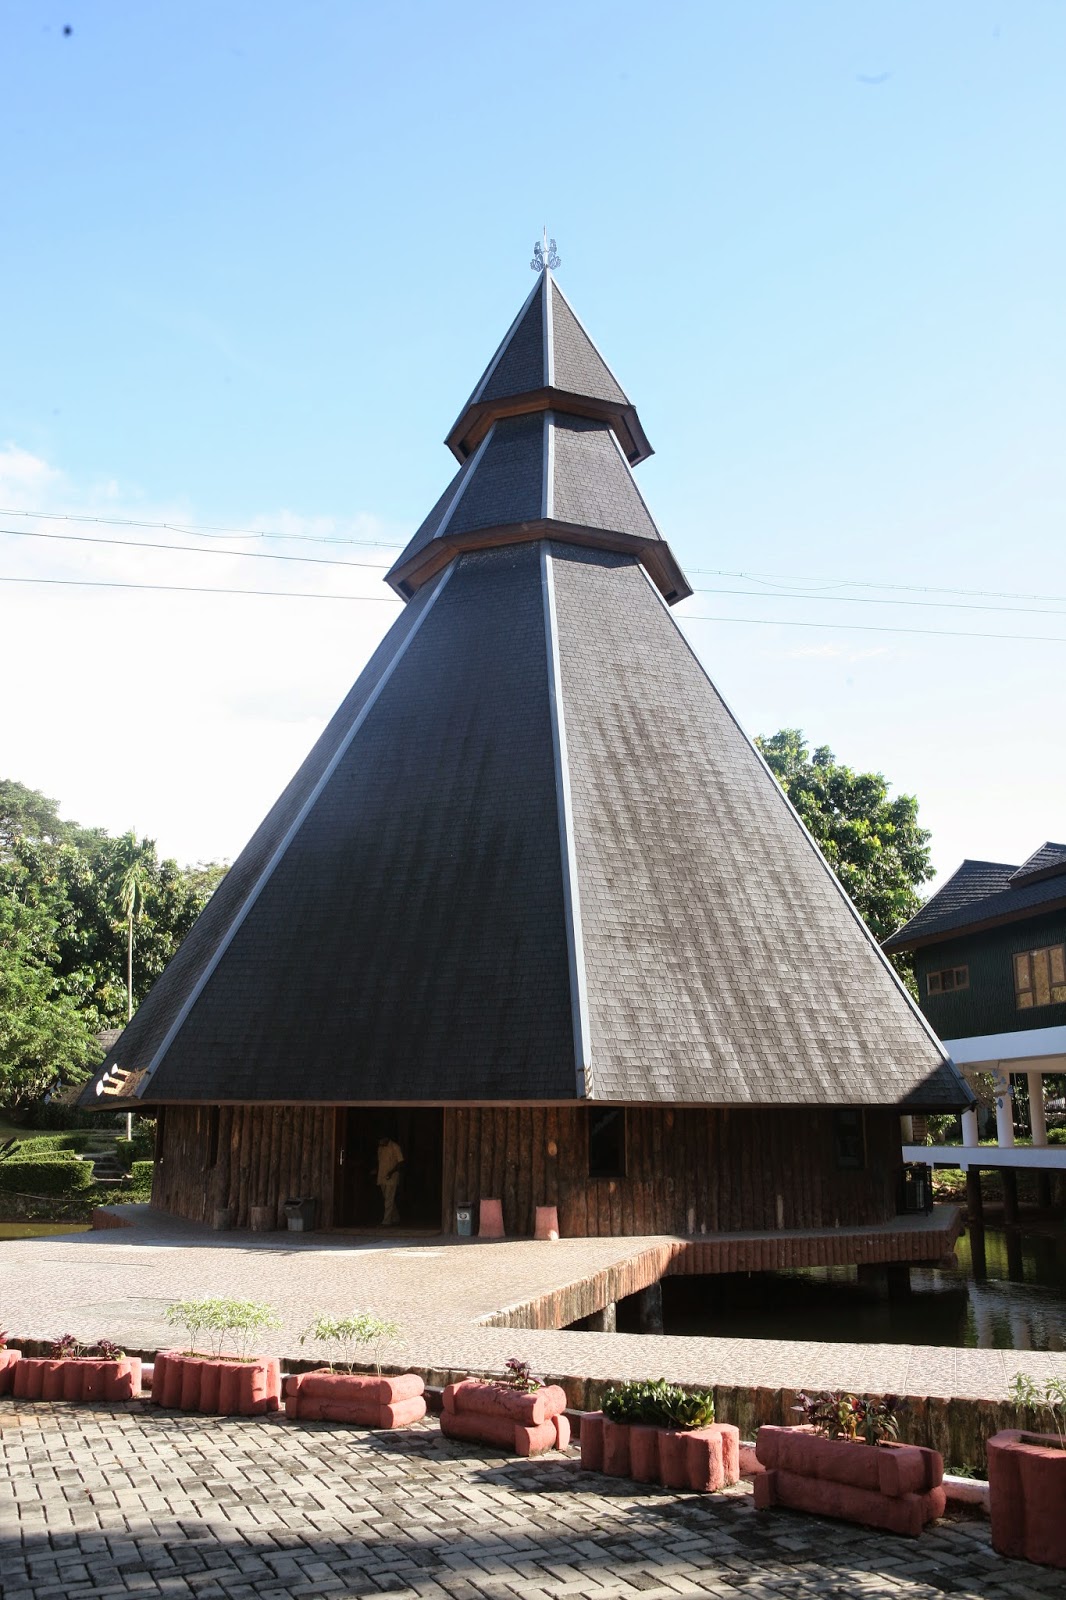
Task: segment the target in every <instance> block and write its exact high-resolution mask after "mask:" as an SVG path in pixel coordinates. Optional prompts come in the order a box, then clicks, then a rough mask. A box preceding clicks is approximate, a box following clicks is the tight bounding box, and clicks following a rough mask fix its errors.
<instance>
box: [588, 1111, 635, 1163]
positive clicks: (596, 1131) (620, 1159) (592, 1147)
mask: <svg viewBox="0 0 1066 1600" xmlns="http://www.w3.org/2000/svg"><path fill="white" fill-rule="evenodd" d="M625 1175H626V1114H625V1108H624V1107H623V1106H590V1107H589V1177H590V1178H624V1177H625Z"/></svg>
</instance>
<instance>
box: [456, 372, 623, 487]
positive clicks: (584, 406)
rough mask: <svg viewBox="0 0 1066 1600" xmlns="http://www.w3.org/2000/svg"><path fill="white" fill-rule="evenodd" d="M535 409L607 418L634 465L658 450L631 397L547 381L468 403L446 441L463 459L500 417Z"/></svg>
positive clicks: (596, 418) (602, 419) (598, 419)
mask: <svg viewBox="0 0 1066 1600" xmlns="http://www.w3.org/2000/svg"><path fill="white" fill-rule="evenodd" d="M535 411H561V412H564V413H569V415H571V416H578V417H590V418H591V419H592V420H593V421H594V422H608V423H610V425H611V427H612V428H613V429H614V431H615V433H616V434H617V436H618V440H619V443H620V444H621V446H622V450H623V452H624V453H625V457H626V460H627V461H628V462H629V464H630V466H631V467H636V466H639V465H640V463H641V462H642V461H646V460H647V459H648V457H649V456H652V455H654V454H655V452H654V450H653V449H652V447H651V444H650V443H649V441H648V436H647V434H646V433H645V432H644V429H643V427H642V425H641V421H640V418H639V417H638V416H637V411H636V407H635V406H633V405H631V404H630V403H629V402H628V401H627V402H626V403H625V404H622V403H621V402H620V401H617V400H599V399H596V398H595V397H593V396H591V395H583V394H572V393H571V392H570V391H569V390H568V389H556V388H554V387H551V386H548V385H545V387H544V388H541V389H533V390H530V391H529V392H528V393H527V394H519V395H507V396H504V397H502V398H500V399H499V400H478V401H474V402H472V403H471V404H469V405H467V406H466V407H465V408H464V409H463V411H462V412H461V413H460V415H459V416H458V417H457V418H456V421H455V423H454V424H453V426H452V429H451V432H450V433H449V434H448V437H447V438H446V439H445V441H444V442H445V444H446V445H447V446H448V449H449V450H450V451H451V452H452V455H453V456H454V457H455V459H456V460H457V461H459V462H460V463H461V462H464V461H466V460H467V458H468V457H469V456H470V455H471V453H472V452H473V451H474V450H476V449H477V447H478V445H479V444H480V442H481V440H482V439H483V438H484V437H485V435H486V433H487V432H488V431H489V429H490V428H491V427H492V424H493V423H494V422H496V421H498V420H499V419H500V418H501V417H520V416H525V415H528V414H529V413H530V412H535Z"/></svg>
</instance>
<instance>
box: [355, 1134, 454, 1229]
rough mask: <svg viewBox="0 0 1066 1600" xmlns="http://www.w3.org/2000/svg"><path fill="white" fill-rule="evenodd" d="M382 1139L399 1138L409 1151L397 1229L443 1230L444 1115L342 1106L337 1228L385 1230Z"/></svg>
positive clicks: (402, 1174) (398, 1201)
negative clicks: (379, 1173)
mask: <svg viewBox="0 0 1066 1600" xmlns="http://www.w3.org/2000/svg"><path fill="white" fill-rule="evenodd" d="M382 1138H385V1139H391V1140H393V1141H394V1142H395V1143H396V1144H398V1145H399V1147H400V1149H401V1150H402V1151H403V1166H402V1167H401V1169H400V1184H399V1189H398V1191H397V1194H396V1210H397V1212H398V1214H399V1221H398V1224H397V1226H398V1227H400V1228H422V1229H426V1230H427V1231H430V1230H432V1231H434V1232H436V1231H439V1229H440V1226H441V1178H442V1168H443V1150H444V1112H443V1111H442V1110H440V1109H439V1108H438V1109H433V1108H430V1107H423V1106H414V1107H411V1108H410V1109H406V1108H401V1107H395V1106H388V1107H385V1106H382V1107H378V1106H340V1107H339V1108H338V1110H337V1128H336V1141H337V1145H336V1161H337V1168H336V1183H335V1185H334V1196H335V1200H334V1208H333V1226H334V1227H335V1228H378V1227H380V1226H381V1224H382V1218H383V1215H384V1197H383V1195H382V1192H381V1190H380V1189H379V1188H378V1185H377V1167H378V1140H379V1139H382Z"/></svg>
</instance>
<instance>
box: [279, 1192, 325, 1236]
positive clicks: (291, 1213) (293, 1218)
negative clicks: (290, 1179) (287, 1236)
mask: <svg viewBox="0 0 1066 1600" xmlns="http://www.w3.org/2000/svg"><path fill="white" fill-rule="evenodd" d="M317 1204H318V1202H317V1200H315V1198H314V1196H313V1195H309V1196H305V1197H304V1198H302V1199H301V1198H299V1197H297V1198H296V1199H290V1200H286V1202H285V1222H286V1225H287V1227H288V1230H289V1232H290V1233H310V1232H311V1230H312V1229H313V1228H314V1225H315V1208H316V1206H317Z"/></svg>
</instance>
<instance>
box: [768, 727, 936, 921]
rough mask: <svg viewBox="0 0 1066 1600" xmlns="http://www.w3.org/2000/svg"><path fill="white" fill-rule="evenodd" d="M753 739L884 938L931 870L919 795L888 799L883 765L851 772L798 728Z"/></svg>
mask: <svg viewBox="0 0 1066 1600" xmlns="http://www.w3.org/2000/svg"><path fill="white" fill-rule="evenodd" d="M755 743H756V745H757V746H758V747H759V749H760V750H761V751H762V754H763V758H764V760H765V761H766V764H767V766H768V767H769V768H770V770H771V772H772V773H773V774H774V777H775V778H776V779H777V781H778V783H779V784H780V785H781V787H782V789H784V791H785V793H786V794H787V795H788V797H789V799H790V800H791V802H792V804H793V805H794V806H795V808H796V810H797V811H798V812H799V815H800V818H801V819H802V821H803V822H804V824H805V825H806V827H807V829H808V830H809V832H810V833H812V834H813V835H814V838H815V840H816V841H817V843H818V845H819V847H820V849H821V851H822V854H823V855H824V856H825V858H826V860H827V861H828V862H829V865H830V866H831V867H832V869H833V871H834V872H835V873H836V875H837V877H838V878H839V879H840V882H841V883H842V884H843V886H844V888H845V890H846V891H847V893H848V895H849V896H850V898H851V900H852V902H853V904H854V905H855V908H856V910H857V911H858V912H859V915H860V916H861V917H862V919H863V921H864V922H865V923H866V926H867V927H868V928H869V929H870V932H871V933H872V934H873V935H874V938H875V939H877V940H878V941H880V940H882V939H887V938H888V935H889V934H890V933H894V932H895V931H896V929H897V928H899V927H901V926H902V925H903V923H904V922H906V921H907V919H908V918H909V917H912V916H913V915H914V913H915V912H916V911H917V910H918V908H919V906H920V905H921V903H922V900H921V896H920V895H919V893H918V888H919V885H921V884H923V883H925V882H926V881H927V880H928V879H930V878H931V877H932V876H933V868H932V866H931V865H930V861H929V837H930V836H929V833H928V832H927V830H926V829H925V828H922V827H920V826H919V823H918V802H917V800H916V799H915V798H914V796H913V795H909V794H900V795H895V796H894V797H891V798H890V796H889V785H888V782H887V780H886V779H885V778H884V776H883V775H882V774H881V773H880V772H854V771H853V770H852V769H851V767H846V766H844V765H842V764H841V763H840V762H838V761H837V759H836V757H835V756H834V754H833V752H832V750H830V748H829V746H828V745H819V746H818V748H817V749H816V750H815V751H814V753H813V754H811V753H810V750H809V746H808V742H807V740H806V739H805V738H804V736H803V734H802V732H801V731H800V729H799V728H782V729H781V731H780V732H779V733H775V734H773V735H771V736H770V737H769V738H762V737H760V738H758V739H756V741H755Z"/></svg>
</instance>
